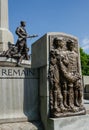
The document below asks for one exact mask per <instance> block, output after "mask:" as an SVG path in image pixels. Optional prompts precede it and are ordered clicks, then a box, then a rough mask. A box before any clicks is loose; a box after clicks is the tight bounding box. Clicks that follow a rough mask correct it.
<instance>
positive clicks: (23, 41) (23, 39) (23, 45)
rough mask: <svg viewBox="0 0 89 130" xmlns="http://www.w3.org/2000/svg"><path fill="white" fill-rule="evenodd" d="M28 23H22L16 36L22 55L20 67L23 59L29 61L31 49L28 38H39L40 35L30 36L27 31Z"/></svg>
mask: <svg viewBox="0 0 89 130" xmlns="http://www.w3.org/2000/svg"><path fill="white" fill-rule="evenodd" d="M25 26H26V22H25V21H21V22H20V26H19V27H17V29H16V34H17V35H18V40H17V43H16V46H17V47H18V53H19V54H21V57H20V58H19V60H18V65H19V64H20V63H21V61H22V59H26V60H29V55H28V51H29V48H28V47H27V38H33V37H37V36H38V35H32V36H30V35H28V34H27V32H26V29H25Z"/></svg>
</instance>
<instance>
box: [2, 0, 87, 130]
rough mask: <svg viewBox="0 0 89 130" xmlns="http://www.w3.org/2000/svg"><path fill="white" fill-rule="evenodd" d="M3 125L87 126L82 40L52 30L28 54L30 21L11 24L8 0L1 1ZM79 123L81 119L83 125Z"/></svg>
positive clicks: (39, 128) (31, 129) (34, 129)
mask: <svg viewBox="0 0 89 130" xmlns="http://www.w3.org/2000/svg"><path fill="white" fill-rule="evenodd" d="M0 10H1V11H0V130H65V129H66V130H69V129H71V130H75V129H76V130H88V129H89V125H88V124H89V123H88V122H89V115H85V114H86V110H85V107H84V103H83V83H82V75H81V65H80V53H79V44H78V39H77V38H76V37H75V36H72V35H69V34H65V33H59V32H58V33H57V32H55V33H47V34H45V35H44V36H43V37H41V38H40V39H38V40H37V41H36V42H35V43H33V44H32V57H31V59H32V61H31V62H30V60H29V59H30V56H29V54H28V52H29V48H28V46H27V38H32V37H36V36H37V35H32V36H31V35H30V36H29V35H28V34H27V32H26V29H25V26H26V23H25V21H21V22H20V26H19V27H17V29H16V34H17V35H18V39H17V42H16V44H13V43H14V42H13V35H12V33H11V32H10V31H9V28H8V0H0ZM80 124H82V125H81V126H80Z"/></svg>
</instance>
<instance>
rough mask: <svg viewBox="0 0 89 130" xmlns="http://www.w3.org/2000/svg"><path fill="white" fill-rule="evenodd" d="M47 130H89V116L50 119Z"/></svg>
mask: <svg viewBox="0 0 89 130" xmlns="http://www.w3.org/2000/svg"><path fill="white" fill-rule="evenodd" d="M46 130H89V115H88V114H87V115H81V116H73V117H66V118H55V119H53V118H50V119H48V126H47V128H46Z"/></svg>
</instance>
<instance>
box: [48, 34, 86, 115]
mask: <svg viewBox="0 0 89 130" xmlns="http://www.w3.org/2000/svg"><path fill="white" fill-rule="evenodd" d="M49 55H50V65H49V85H50V115H51V117H62V116H72V115H80V114H85V109H84V107H83V104H82V98H83V87H82V79H81V75H80V63H79V52H78V42H77V39H73V38H71V37H64V36H53V37H50V53H49Z"/></svg>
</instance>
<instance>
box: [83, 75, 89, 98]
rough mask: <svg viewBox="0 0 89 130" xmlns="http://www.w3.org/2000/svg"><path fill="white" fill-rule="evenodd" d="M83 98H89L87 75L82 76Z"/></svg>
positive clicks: (88, 79)
mask: <svg viewBox="0 0 89 130" xmlns="http://www.w3.org/2000/svg"><path fill="white" fill-rule="evenodd" d="M83 84H84V98H85V99H89V76H83Z"/></svg>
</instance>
